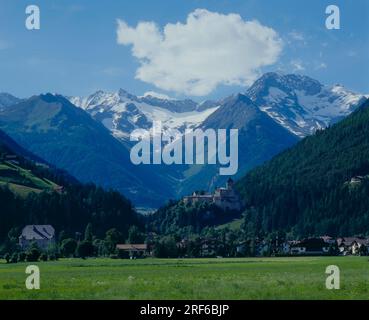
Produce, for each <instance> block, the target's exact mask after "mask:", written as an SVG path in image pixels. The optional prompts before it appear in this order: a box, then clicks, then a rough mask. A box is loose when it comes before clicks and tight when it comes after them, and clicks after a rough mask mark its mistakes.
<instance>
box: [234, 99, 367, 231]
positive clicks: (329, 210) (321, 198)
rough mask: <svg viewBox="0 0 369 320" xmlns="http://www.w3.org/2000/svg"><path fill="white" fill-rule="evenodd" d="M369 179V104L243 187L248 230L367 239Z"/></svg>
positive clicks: (286, 154)
mask: <svg viewBox="0 0 369 320" xmlns="http://www.w3.org/2000/svg"><path fill="white" fill-rule="evenodd" d="M368 174H369V100H367V101H366V102H365V103H364V104H363V105H362V106H361V107H360V108H359V109H357V110H356V111H355V112H353V113H352V114H351V115H350V116H348V117H347V118H346V119H344V120H343V121H341V122H340V123H337V124H335V125H333V126H332V127H330V128H328V129H326V130H324V131H318V132H317V133H316V134H315V135H314V136H311V137H307V138H305V139H303V140H302V141H301V142H299V143H298V144H297V145H295V146H294V147H292V148H290V149H289V150H287V151H284V152H282V153H281V154H280V155H278V156H276V157H274V158H273V159H272V160H271V161H269V162H267V163H266V164H264V165H262V166H260V167H258V168H256V169H254V170H252V171H250V172H249V173H248V174H247V175H246V176H245V177H244V178H243V179H241V180H240V181H239V182H238V184H237V187H238V189H239V191H240V192H241V194H242V195H243V197H244V199H245V201H246V203H247V207H248V210H247V212H246V213H247V214H246V220H245V222H246V230H249V231H252V230H254V231H255V230H257V231H258V232H266V233H269V232H271V231H275V230H285V231H287V232H292V233H293V234H295V235H304V236H307V235H313V234H320V235H321V234H330V235H348V234H360V233H362V234H367V233H369V210H368V208H369V179H368V178H367V175H368Z"/></svg>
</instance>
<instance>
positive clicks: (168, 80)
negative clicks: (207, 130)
mask: <svg viewBox="0 0 369 320" xmlns="http://www.w3.org/2000/svg"><path fill="white" fill-rule="evenodd" d="M117 42H118V43H119V44H122V45H132V55H133V56H135V57H136V58H138V60H139V62H140V67H139V68H138V69H137V71H136V78H137V79H140V80H142V81H145V82H148V83H151V84H154V85H155V86H156V87H157V88H160V89H162V90H166V91H174V92H177V93H184V94H189V95H196V96H203V95H207V94H209V93H210V92H211V91H213V90H214V89H215V88H216V87H217V86H218V85H220V84H223V85H249V84H251V83H252V82H253V81H254V80H255V79H256V78H257V77H258V76H259V75H260V68H261V67H263V66H267V65H271V64H274V63H275V62H276V61H277V59H278V57H279V55H280V53H281V50H282V40H281V39H280V37H279V36H278V34H277V33H276V32H275V31H274V30H273V29H272V28H268V27H266V26H263V25H262V24H260V23H259V22H258V21H254V20H253V21H245V20H243V19H242V18H241V17H240V15H238V14H228V15H224V14H220V13H216V12H210V11H207V10H204V9H196V10H195V11H194V12H192V13H190V14H189V15H188V17H187V21H186V23H181V22H177V23H176V24H172V23H168V24H167V25H165V26H164V28H163V31H161V30H160V29H159V27H158V26H157V25H156V24H155V23H154V22H140V23H138V25H137V26H136V27H135V28H133V27H129V26H128V25H127V24H126V23H125V22H124V21H122V20H118V28H117Z"/></svg>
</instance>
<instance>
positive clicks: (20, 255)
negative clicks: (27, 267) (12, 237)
mask: <svg viewBox="0 0 369 320" xmlns="http://www.w3.org/2000/svg"><path fill="white" fill-rule="evenodd" d="M24 261H26V253H25V252H19V253H18V262H24Z"/></svg>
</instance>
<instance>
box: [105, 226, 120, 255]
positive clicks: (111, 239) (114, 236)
mask: <svg viewBox="0 0 369 320" xmlns="http://www.w3.org/2000/svg"><path fill="white" fill-rule="evenodd" d="M121 240H122V234H121V233H120V232H119V231H118V230H117V229H115V228H113V229H110V230H108V231H107V232H106V236H105V242H104V245H105V247H106V249H107V251H108V253H109V254H111V253H113V252H114V251H115V248H116V246H117V244H118V243H119V242H120V241H121Z"/></svg>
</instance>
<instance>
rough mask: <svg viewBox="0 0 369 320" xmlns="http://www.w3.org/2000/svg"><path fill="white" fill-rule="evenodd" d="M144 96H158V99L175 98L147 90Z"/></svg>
mask: <svg viewBox="0 0 369 320" xmlns="http://www.w3.org/2000/svg"><path fill="white" fill-rule="evenodd" d="M143 97H153V98H158V99H163V100H174V99H173V98H171V97H169V96H167V95H166V94H163V93H159V92H155V91H148V92H145V93H144V95H143Z"/></svg>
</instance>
